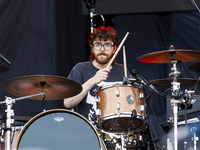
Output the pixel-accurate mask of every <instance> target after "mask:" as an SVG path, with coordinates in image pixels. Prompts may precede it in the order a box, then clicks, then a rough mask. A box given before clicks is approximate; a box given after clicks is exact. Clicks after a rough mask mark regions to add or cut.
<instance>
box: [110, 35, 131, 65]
mask: <svg viewBox="0 0 200 150" xmlns="http://www.w3.org/2000/svg"><path fill="white" fill-rule="evenodd" d="M128 34H129V32H127V33H126V35H125V36H124V38H123V40H122V42H121V43H120V45H119V47H118V48H117V50H116V52H115V54H114V55H113V57H112V58H111V60H110V61H109V63H108V65H107V67H106V68H107V69H108V68H110V65H111V64H112V62H113V60H114V59H115V57H116V56H117V54H118V52H119V50H120V48H121V47H122V45H123V44H124V42H125V40H126V38H127V36H128Z"/></svg>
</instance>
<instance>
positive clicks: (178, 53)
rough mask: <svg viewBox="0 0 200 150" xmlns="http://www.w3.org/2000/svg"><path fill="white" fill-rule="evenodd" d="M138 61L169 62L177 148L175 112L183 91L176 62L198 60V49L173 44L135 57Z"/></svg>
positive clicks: (180, 101)
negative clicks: (162, 49) (161, 49)
mask: <svg viewBox="0 0 200 150" xmlns="http://www.w3.org/2000/svg"><path fill="white" fill-rule="evenodd" d="M137 60H138V61H141V62H146V63H171V64H172V67H171V70H170V71H171V72H170V73H169V76H172V81H171V91H172V98H171V106H172V108H173V125H174V126H173V130H174V141H173V148H174V150H177V148H178V141H177V120H178V118H177V114H178V107H179V105H180V103H182V96H183V93H182V91H181V90H180V82H178V76H179V74H180V72H179V70H178V69H177V67H176V65H177V63H182V62H189V61H196V60H200V51H195V50H181V49H175V48H174V47H173V46H170V50H164V51H159V52H153V53H149V54H145V55H142V56H140V57H138V58H137Z"/></svg>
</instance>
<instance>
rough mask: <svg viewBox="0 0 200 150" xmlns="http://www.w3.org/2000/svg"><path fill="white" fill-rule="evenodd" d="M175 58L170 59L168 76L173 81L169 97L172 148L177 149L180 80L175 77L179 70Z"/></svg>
mask: <svg viewBox="0 0 200 150" xmlns="http://www.w3.org/2000/svg"><path fill="white" fill-rule="evenodd" d="M177 62H178V61H177V60H174V59H172V60H171V64H172V68H171V72H170V74H169V76H172V78H173V82H172V83H171V85H172V97H173V98H172V99H171V106H172V107H173V119H174V120H173V124H174V143H173V147H174V150H178V139H177V133H178V103H180V82H177V78H178V76H179V74H180V72H179V71H178V69H177V66H176V64H177Z"/></svg>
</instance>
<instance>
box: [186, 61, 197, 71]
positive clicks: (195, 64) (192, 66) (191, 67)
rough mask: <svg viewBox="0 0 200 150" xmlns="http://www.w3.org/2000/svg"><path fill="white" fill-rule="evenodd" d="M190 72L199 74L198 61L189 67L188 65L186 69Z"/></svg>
mask: <svg viewBox="0 0 200 150" xmlns="http://www.w3.org/2000/svg"><path fill="white" fill-rule="evenodd" d="M188 68H189V69H190V70H192V71H194V72H200V61H198V62H195V63H193V64H191V65H189V67H188Z"/></svg>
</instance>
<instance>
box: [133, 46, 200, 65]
mask: <svg viewBox="0 0 200 150" xmlns="http://www.w3.org/2000/svg"><path fill="white" fill-rule="evenodd" d="M173 59H174V60H178V61H181V62H189V61H196V60H200V51H197V50H181V49H172V50H164V51H158V52H152V53H149V54H145V55H142V56H140V57H138V58H137V60H138V61H140V62H146V63H171V60H173Z"/></svg>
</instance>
